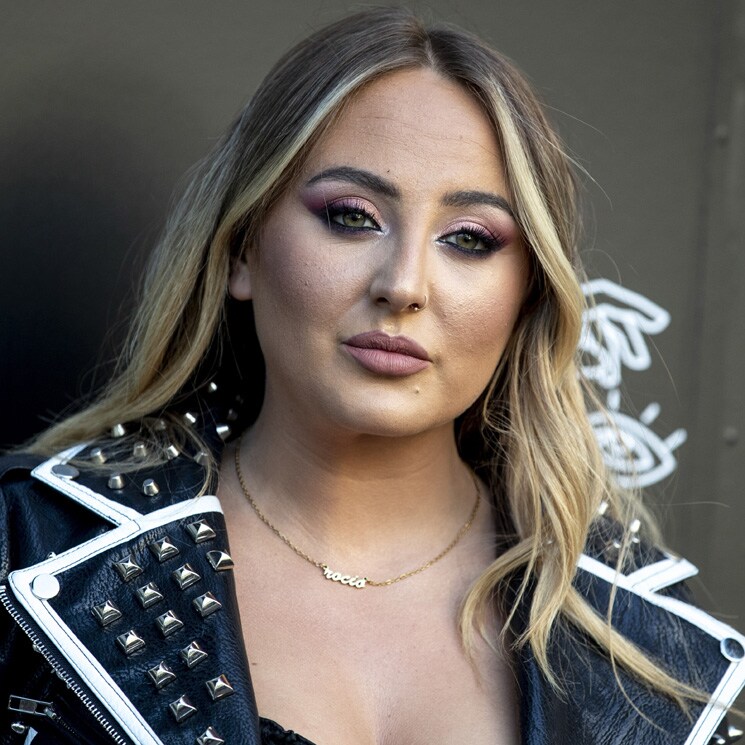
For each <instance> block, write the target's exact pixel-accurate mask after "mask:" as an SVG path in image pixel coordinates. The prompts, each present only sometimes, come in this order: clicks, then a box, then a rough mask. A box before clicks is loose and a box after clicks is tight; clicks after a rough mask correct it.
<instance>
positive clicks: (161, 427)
mask: <svg viewBox="0 0 745 745" xmlns="http://www.w3.org/2000/svg"><path fill="white" fill-rule="evenodd" d="M166 426H167V425H166V420H165V419H156V420H155V421H154V422H153V429H154V430H155V431H156V432H164V431H165V429H166Z"/></svg>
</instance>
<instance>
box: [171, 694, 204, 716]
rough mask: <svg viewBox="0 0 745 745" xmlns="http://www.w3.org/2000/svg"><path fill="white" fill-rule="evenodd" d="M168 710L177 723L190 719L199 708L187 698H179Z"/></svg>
mask: <svg viewBox="0 0 745 745" xmlns="http://www.w3.org/2000/svg"><path fill="white" fill-rule="evenodd" d="M168 708H169V709H170V710H171V714H173V718H174V719H175V720H176V721H177V722H183V721H184V719H188V718H189V717H190V716H191V715H192V714H194V712H195V711H196V710H197V707H196V706H194V704H192V702H191V701H189V699H188V698H187V697H186V696H181V697H179V698H177V699H176V700H175V701H174V702H173V703H171V704H169V705H168Z"/></svg>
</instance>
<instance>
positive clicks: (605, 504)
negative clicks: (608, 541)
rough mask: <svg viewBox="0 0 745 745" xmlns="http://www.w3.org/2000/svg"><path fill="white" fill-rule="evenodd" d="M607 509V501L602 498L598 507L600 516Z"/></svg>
mask: <svg viewBox="0 0 745 745" xmlns="http://www.w3.org/2000/svg"><path fill="white" fill-rule="evenodd" d="M607 511H608V503H607V502H606V501H605V500H603V501H602V502H601V503H600V506H599V507H598V515H600V516H601V517H602V516H603V515H604V514H605V513H606V512H607Z"/></svg>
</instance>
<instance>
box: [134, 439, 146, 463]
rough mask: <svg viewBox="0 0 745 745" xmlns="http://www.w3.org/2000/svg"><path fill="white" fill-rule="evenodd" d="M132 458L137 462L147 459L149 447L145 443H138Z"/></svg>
mask: <svg viewBox="0 0 745 745" xmlns="http://www.w3.org/2000/svg"><path fill="white" fill-rule="evenodd" d="M132 457H133V458H136V459H137V460H143V459H144V458H147V445H145V443H144V442H136V443H135V444H134V447H133V448H132Z"/></svg>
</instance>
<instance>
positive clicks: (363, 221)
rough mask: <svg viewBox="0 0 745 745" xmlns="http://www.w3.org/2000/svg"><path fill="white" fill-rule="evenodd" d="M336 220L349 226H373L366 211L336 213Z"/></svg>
mask: <svg viewBox="0 0 745 745" xmlns="http://www.w3.org/2000/svg"><path fill="white" fill-rule="evenodd" d="M333 219H334V221H335V222H338V223H339V224H340V225H344V226H345V227H347V228H369V227H373V224H372V221H371V220H370V218H369V217H368V216H367V215H366V214H364V212H342V213H341V214H338V215H334V218H333Z"/></svg>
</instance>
